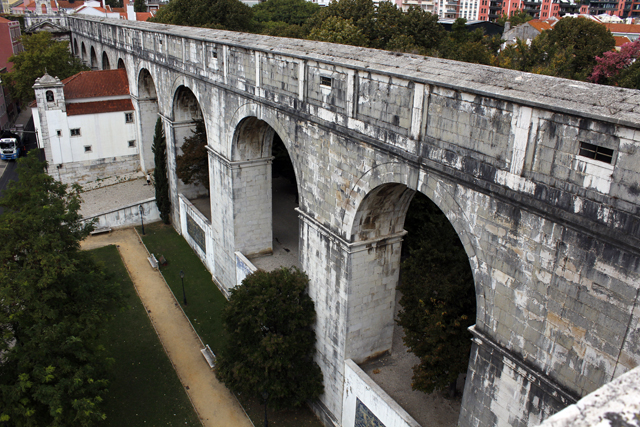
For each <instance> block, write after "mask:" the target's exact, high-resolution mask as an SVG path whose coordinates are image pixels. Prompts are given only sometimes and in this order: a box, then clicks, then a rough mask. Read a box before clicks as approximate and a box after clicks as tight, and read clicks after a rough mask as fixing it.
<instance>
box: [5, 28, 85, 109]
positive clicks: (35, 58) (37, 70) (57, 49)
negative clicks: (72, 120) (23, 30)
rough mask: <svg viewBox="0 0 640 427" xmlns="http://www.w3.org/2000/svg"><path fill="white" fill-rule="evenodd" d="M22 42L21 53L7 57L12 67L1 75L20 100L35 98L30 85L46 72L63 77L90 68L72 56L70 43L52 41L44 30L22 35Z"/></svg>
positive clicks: (12, 94)
mask: <svg viewBox="0 0 640 427" xmlns="http://www.w3.org/2000/svg"><path fill="white" fill-rule="evenodd" d="M22 45H23V46H24V52H20V53H18V54H17V55H13V56H11V57H10V58H9V61H10V62H12V63H13V70H12V71H10V72H8V73H6V74H3V75H2V84H3V85H5V86H6V87H8V88H9V90H10V91H11V96H12V97H13V98H14V99H19V100H21V101H23V102H29V101H31V100H33V99H35V93H34V91H33V84H34V83H35V81H36V79H37V78H39V77H42V76H43V75H44V74H45V72H46V73H49V74H50V75H52V76H56V77H59V78H60V79H66V78H67V77H70V76H73V75H74V74H77V73H79V72H80V71H85V70H88V69H89V68H87V67H86V66H85V65H83V64H82V62H81V61H80V60H79V59H78V58H76V57H74V56H73V55H71V52H70V51H69V42H58V41H55V40H53V39H52V38H51V33H48V32H46V31H43V32H39V33H35V34H32V35H25V36H23V37H22Z"/></svg>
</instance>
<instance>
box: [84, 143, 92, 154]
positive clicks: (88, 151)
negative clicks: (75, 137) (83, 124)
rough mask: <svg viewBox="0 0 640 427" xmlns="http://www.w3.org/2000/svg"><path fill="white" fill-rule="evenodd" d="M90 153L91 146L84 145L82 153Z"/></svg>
mask: <svg viewBox="0 0 640 427" xmlns="http://www.w3.org/2000/svg"><path fill="white" fill-rule="evenodd" d="M91 151H92V150H91V146H90V145H85V146H84V152H85V153H90V152H91Z"/></svg>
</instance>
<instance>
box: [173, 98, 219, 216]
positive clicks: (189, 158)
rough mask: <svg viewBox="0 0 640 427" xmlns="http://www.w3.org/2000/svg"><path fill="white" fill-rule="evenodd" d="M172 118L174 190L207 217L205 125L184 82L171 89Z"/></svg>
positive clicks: (207, 180) (198, 105)
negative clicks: (172, 96) (173, 89)
mask: <svg viewBox="0 0 640 427" xmlns="http://www.w3.org/2000/svg"><path fill="white" fill-rule="evenodd" d="M173 118H174V119H173V138H174V139H173V140H174V142H175V146H174V153H173V154H174V158H175V162H176V167H175V171H176V172H175V173H176V190H177V193H178V194H182V195H184V196H185V197H186V198H187V199H189V201H190V202H191V203H193V204H194V205H195V206H196V208H198V210H200V212H201V213H202V214H204V215H205V216H206V217H207V218H208V219H209V221H211V204H210V199H209V182H210V179H209V162H208V153H207V149H206V145H207V132H206V126H205V123H204V118H203V115H202V110H201V108H200V103H199V102H198V99H197V98H196V96H195V95H194V93H193V92H192V91H191V89H189V88H188V87H186V86H180V87H178V89H177V90H176V92H175V95H174V100H173Z"/></svg>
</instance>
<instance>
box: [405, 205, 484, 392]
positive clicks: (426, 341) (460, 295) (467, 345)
mask: <svg viewBox="0 0 640 427" xmlns="http://www.w3.org/2000/svg"><path fill="white" fill-rule="evenodd" d="M405 228H406V229H407V231H409V234H407V239H406V241H405V245H406V246H407V247H408V252H409V256H408V257H407V258H406V259H405V261H404V262H403V264H402V272H401V281H400V284H399V286H398V289H399V290H400V291H401V292H402V297H401V299H400V305H401V306H402V309H401V311H400V312H399V314H398V323H399V324H400V326H402V327H403V328H404V332H405V337H404V343H405V345H406V346H407V347H408V348H409V350H410V351H411V352H413V353H414V354H415V355H416V356H418V357H419V358H420V363H419V364H418V365H416V366H414V368H413V379H412V380H413V381H412V384H411V385H412V388H413V389H414V390H421V391H423V392H425V393H431V392H433V391H434V390H442V389H445V388H447V387H449V386H450V385H451V384H452V383H453V382H455V381H456V379H457V377H458V375H459V374H461V373H464V372H466V369H467V365H468V363H469V353H470V350H471V334H470V333H469V331H468V330H467V328H468V327H469V326H471V325H472V324H473V323H474V321H475V304H476V301H475V290H474V285H473V276H472V273H471V269H470V267H469V260H468V257H467V255H466V253H465V251H464V248H463V247H462V243H461V242H460V239H459V238H458V236H457V234H456V232H455V230H454V229H453V227H452V226H451V224H450V223H449V221H448V220H447V218H446V217H445V216H444V214H443V213H442V211H440V209H438V207H437V206H436V205H435V204H434V203H433V202H431V201H430V200H429V199H428V198H427V197H426V196H423V195H421V194H416V196H415V197H414V200H413V201H412V202H411V206H410V209H409V212H408V214H407V219H406V221H405Z"/></svg>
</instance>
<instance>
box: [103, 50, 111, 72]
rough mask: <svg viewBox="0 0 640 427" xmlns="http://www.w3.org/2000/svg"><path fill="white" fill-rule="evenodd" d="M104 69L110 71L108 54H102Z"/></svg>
mask: <svg viewBox="0 0 640 427" xmlns="http://www.w3.org/2000/svg"><path fill="white" fill-rule="evenodd" d="M102 69H103V70H110V69H111V65H110V64H109V56H107V52H102Z"/></svg>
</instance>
